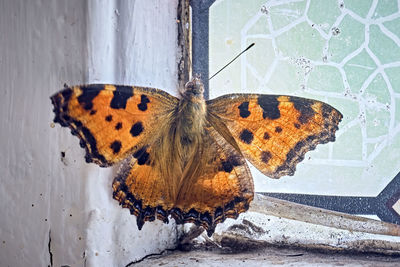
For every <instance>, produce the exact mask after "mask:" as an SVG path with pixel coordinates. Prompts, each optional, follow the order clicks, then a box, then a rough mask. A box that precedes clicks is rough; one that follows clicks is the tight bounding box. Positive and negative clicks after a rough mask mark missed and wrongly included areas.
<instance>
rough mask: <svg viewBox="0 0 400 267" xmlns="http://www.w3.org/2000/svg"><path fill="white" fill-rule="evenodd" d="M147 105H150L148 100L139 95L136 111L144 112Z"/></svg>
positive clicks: (144, 96)
mask: <svg viewBox="0 0 400 267" xmlns="http://www.w3.org/2000/svg"><path fill="white" fill-rule="evenodd" d="M147 103H150V100H149V98H148V97H147V96H146V95H141V96H140V103H139V104H138V105H137V106H138V109H139V110H141V111H146V110H147Z"/></svg>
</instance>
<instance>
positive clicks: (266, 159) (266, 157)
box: [261, 151, 272, 164]
mask: <svg viewBox="0 0 400 267" xmlns="http://www.w3.org/2000/svg"><path fill="white" fill-rule="evenodd" d="M271 158H272V155H271V152H269V151H263V152H261V161H262V162H264V163H265V164H267V163H268V162H269V160H270V159H271Z"/></svg>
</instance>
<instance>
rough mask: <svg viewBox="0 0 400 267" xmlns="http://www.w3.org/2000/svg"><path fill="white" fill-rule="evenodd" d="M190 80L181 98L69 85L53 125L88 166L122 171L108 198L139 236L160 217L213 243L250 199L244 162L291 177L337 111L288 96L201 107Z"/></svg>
mask: <svg viewBox="0 0 400 267" xmlns="http://www.w3.org/2000/svg"><path fill="white" fill-rule="evenodd" d="M203 92H204V87H203V84H202V82H201V80H200V78H198V77H194V78H192V79H191V80H190V81H189V82H188V83H187V84H186V85H185V88H184V89H183V90H181V91H180V98H177V97H174V96H172V95H170V94H168V93H166V92H164V91H162V90H159V89H154V88H147V87H138V86H122V85H111V84H91V85H84V86H73V87H70V88H65V89H64V90H62V91H60V92H58V93H56V94H54V95H53V96H51V101H52V103H53V105H54V113H55V118H54V122H56V123H59V124H60V125H61V126H63V127H68V128H70V129H71V133H72V134H73V135H76V136H78V137H79V139H80V146H81V147H82V148H84V149H85V150H86V155H85V159H86V162H88V163H89V162H93V163H96V164H98V165H99V166H100V167H108V166H112V165H115V164H117V163H120V164H121V167H120V170H119V171H118V173H117V176H116V177H115V178H114V181H113V184H112V188H113V198H114V199H116V200H117V201H118V202H119V204H120V205H122V207H124V208H128V209H129V210H130V213H131V214H133V215H135V216H136V219H137V226H138V228H139V229H141V228H142V227H143V225H144V223H145V222H146V221H154V220H155V219H159V220H161V221H163V222H165V223H168V222H169V216H172V218H174V219H175V221H176V223H177V224H184V223H189V222H190V223H194V224H196V225H198V226H202V227H203V228H204V229H206V230H207V234H208V235H209V236H211V235H212V234H213V233H214V231H215V227H216V225H217V224H218V223H222V222H223V221H224V220H225V219H226V218H237V217H238V215H239V214H240V213H242V212H245V211H247V210H248V208H249V204H250V202H251V201H252V200H253V196H254V185H253V179H252V176H251V173H250V170H249V167H248V165H247V163H246V160H248V161H249V162H250V163H251V164H252V165H254V166H255V167H256V168H257V169H258V170H260V171H261V172H262V173H263V174H265V175H267V176H269V177H271V178H280V177H281V176H284V175H293V174H294V172H295V169H296V164H297V163H299V162H300V161H302V160H303V159H304V155H305V153H306V152H307V151H309V150H312V149H314V148H315V147H316V145H317V144H324V143H327V142H329V141H334V140H335V132H336V131H337V130H338V124H339V122H340V121H341V119H342V114H341V113H340V112H339V111H338V110H336V109H335V108H333V107H332V106H330V105H328V104H326V103H323V102H320V101H316V100H310V99H305V98H300V97H294V96H285V95H263V94H228V95H223V96H221V97H218V98H215V99H212V100H205V99H204V96H203Z"/></svg>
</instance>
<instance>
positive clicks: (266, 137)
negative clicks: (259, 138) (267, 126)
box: [264, 132, 271, 140]
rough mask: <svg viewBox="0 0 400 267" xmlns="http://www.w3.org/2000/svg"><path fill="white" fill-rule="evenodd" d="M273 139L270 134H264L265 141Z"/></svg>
mask: <svg viewBox="0 0 400 267" xmlns="http://www.w3.org/2000/svg"><path fill="white" fill-rule="evenodd" d="M270 138H271V136H270V135H269V133H268V132H265V133H264V139H265V140H268V139H270Z"/></svg>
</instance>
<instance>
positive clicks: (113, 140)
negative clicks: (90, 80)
mask: <svg viewBox="0 0 400 267" xmlns="http://www.w3.org/2000/svg"><path fill="white" fill-rule="evenodd" d="M51 101H52V103H53V105H54V112H55V118H54V122H58V123H60V124H61V126H64V127H69V128H70V129H71V132H72V134H74V135H77V136H78V137H79V138H80V145H81V146H82V147H83V148H85V150H86V156H85V158H86V161H87V162H94V163H97V164H98V165H100V166H102V167H106V166H110V165H112V164H114V163H116V162H118V161H120V160H122V159H124V158H125V157H127V155H128V154H130V153H134V152H135V151H137V150H139V148H141V147H143V146H145V145H146V144H147V143H150V142H151V140H152V139H154V138H156V137H157V136H154V132H153V133H152V134H150V130H152V129H154V128H155V127H157V128H160V127H161V128H162V125H164V124H165V123H167V122H168V121H170V119H171V116H172V113H173V111H174V110H175V108H176V105H177V103H178V99H177V98H175V97H173V96H171V95H169V94H168V93H166V92H164V91H161V90H158V89H152V88H145V87H136V86H134V87H132V86H118V85H105V84H92V85H85V86H74V87H71V88H66V89H64V90H62V91H60V92H58V93H56V94H55V95H53V96H52V97H51Z"/></svg>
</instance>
